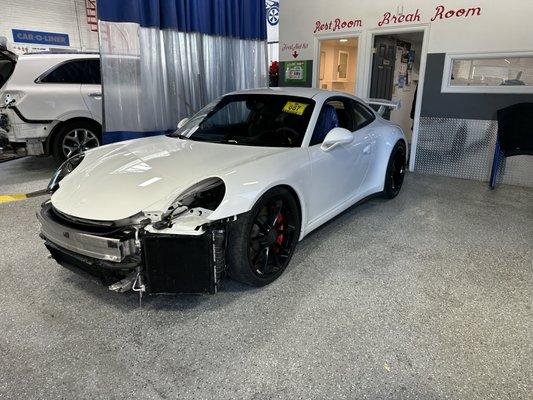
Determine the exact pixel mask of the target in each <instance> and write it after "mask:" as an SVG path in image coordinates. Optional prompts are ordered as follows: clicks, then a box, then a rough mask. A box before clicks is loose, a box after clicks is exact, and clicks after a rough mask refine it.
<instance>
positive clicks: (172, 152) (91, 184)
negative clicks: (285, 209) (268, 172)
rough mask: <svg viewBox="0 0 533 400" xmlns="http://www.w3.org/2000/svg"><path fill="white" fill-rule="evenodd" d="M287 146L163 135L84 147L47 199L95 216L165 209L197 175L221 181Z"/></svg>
mask: <svg viewBox="0 0 533 400" xmlns="http://www.w3.org/2000/svg"><path fill="white" fill-rule="evenodd" d="M288 150H290V149H284V148H266V147H253V146H236V145H229V144H216V143H206V142H197V141H192V140H182V139H178V138H172V137H166V136H157V137H151V138H146V139H140V140H132V141H127V142H121V143H116V144H112V145H109V146H103V147H101V148H97V149H94V150H91V151H89V152H88V153H87V154H86V156H85V159H84V160H83V162H82V163H81V164H80V165H79V166H78V167H77V168H76V169H75V170H74V171H73V172H72V173H70V174H69V175H67V176H66V177H65V178H64V179H63V180H62V181H61V182H60V184H59V189H58V190H57V191H56V192H55V193H54V194H53V195H52V204H53V205H54V207H55V208H57V209H58V210H59V211H61V212H62V213H65V214H67V215H71V216H74V217H78V218H83V219H90V220H100V221H114V220H119V219H124V218H128V217H131V216H133V215H135V214H137V213H139V212H141V211H165V210H166V209H167V207H168V206H169V205H170V203H171V202H172V201H174V200H175V198H176V197H177V196H178V195H179V194H180V193H182V192H183V191H184V190H186V189H187V188H189V187H190V186H192V185H193V184H195V183H197V182H199V181H200V180H203V179H205V178H210V177H219V178H221V179H222V180H225V179H224V177H225V175H230V174H232V172H233V171H234V169H236V168H238V167H242V166H243V165H246V164H249V163H251V162H255V161H258V160H260V159H263V158H265V157H268V156H271V155H274V154H279V153H283V152H286V151H288ZM239 169H240V168H239Z"/></svg>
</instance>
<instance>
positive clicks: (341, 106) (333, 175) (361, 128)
mask: <svg viewBox="0 0 533 400" xmlns="http://www.w3.org/2000/svg"><path fill="white" fill-rule="evenodd" d="M358 104H359V103H357V102H356V101H355V100H352V99H349V98H344V97H333V98H331V99H329V100H328V101H327V102H326V103H325V104H324V105H323V107H322V110H321V112H320V116H319V118H318V120H317V123H316V128H315V132H314V134H313V138H312V139H311V142H310V144H309V158H310V162H311V169H312V172H311V173H312V181H313V182H316V184H314V185H312V186H311V189H310V192H311V197H310V198H311V204H310V205H309V221H310V223H313V222H314V221H316V220H318V219H320V218H321V217H323V216H325V215H327V214H328V213H330V212H332V211H333V210H335V209H337V208H339V207H342V205H343V204H345V203H346V202H349V201H351V200H352V199H354V198H355V197H357V195H358V194H359V193H360V191H361V188H362V186H363V184H364V180H365V178H366V176H367V173H368V169H369V167H370V165H371V162H372V159H373V157H374V142H375V137H374V132H373V128H372V125H371V122H372V118H373V115H371V112H370V111H368V110H366V111H367V112H368V113H369V114H370V115H371V116H370V117H369V119H368V120H367V121H366V122H363V120H362V119H361V118H360V116H359V115H356V111H357V110H356V105H358ZM358 122H359V124H358ZM334 127H342V128H346V129H348V130H350V131H352V132H353V135H354V140H353V142H352V143H350V144H347V145H341V146H336V147H334V148H333V149H331V150H329V151H324V150H322V149H321V143H322V142H323V139H324V137H325V135H326V134H327V132H326V131H328V132H329V130H331V129H333V128H334Z"/></svg>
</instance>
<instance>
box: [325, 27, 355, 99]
mask: <svg viewBox="0 0 533 400" xmlns="http://www.w3.org/2000/svg"><path fill="white" fill-rule="evenodd" d="M358 41H359V39H358V38H357V37H344V38H335V39H325V40H320V41H319V54H320V64H319V66H318V74H317V82H316V87H317V88H320V89H325V90H335V91H339V92H345V93H350V94H355V91H356V81H357V80H356V76H357V52H358Z"/></svg>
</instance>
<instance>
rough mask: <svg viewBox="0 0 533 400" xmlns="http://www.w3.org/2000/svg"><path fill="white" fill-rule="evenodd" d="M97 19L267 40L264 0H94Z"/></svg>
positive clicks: (146, 26) (147, 26) (180, 30)
mask: <svg viewBox="0 0 533 400" xmlns="http://www.w3.org/2000/svg"><path fill="white" fill-rule="evenodd" d="M98 18H99V19H100V20H101V21H107V22H134V23H137V24H139V25H140V26H142V27H145V28H159V29H173V30H177V31H179V32H197V33H203V34H206V35H213V36H227V37H233V38H239V39H250V40H266V37H267V34H266V8H265V0H98Z"/></svg>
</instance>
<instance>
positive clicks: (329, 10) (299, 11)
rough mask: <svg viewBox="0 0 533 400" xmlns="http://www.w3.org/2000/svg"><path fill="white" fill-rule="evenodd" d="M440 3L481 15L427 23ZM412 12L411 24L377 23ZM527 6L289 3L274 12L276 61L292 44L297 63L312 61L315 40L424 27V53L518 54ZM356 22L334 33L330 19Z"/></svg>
mask: <svg viewBox="0 0 533 400" xmlns="http://www.w3.org/2000/svg"><path fill="white" fill-rule="evenodd" d="M441 4H443V5H444V6H445V9H446V11H448V10H451V9H455V10H457V9H460V8H466V9H470V8H476V7H480V8H481V15H469V16H468V17H465V16H463V17H459V18H457V17H452V18H448V19H440V18H437V19H436V20H435V21H431V19H432V18H433V17H434V16H435V14H436V8H437V7H438V6H439V5H441ZM402 10H403V13H404V14H409V13H416V11H417V10H418V13H417V15H418V16H419V17H417V18H416V20H415V21H412V22H402V23H396V24H395V23H392V22H391V23H389V24H382V25H381V26H379V25H378V24H379V23H380V22H381V21H382V20H383V16H384V14H385V13H387V12H390V13H392V14H397V13H398V12H400V11H402ZM531 15H533V2H532V1H524V0H448V1H442V0H437V1H435V0H405V1H394V2H393V1H390V0H337V1H335V7H332V6H331V2H330V1H323V0H291V1H287V2H282V3H281V12H280V47H281V50H282V51H281V52H280V59H281V60H284V61H288V60H292V59H293V56H292V53H293V51H292V49H293V47H294V46H291V45H294V44H307V47H303V48H302V47H299V50H298V53H299V55H298V58H299V59H304V60H306V59H312V58H313V56H314V45H313V38H314V36H315V35H317V36H320V35H327V34H338V33H341V32H354V31H366V30H374V29H386V28H392V27H406V26H413V25H420V24H430V25H431V29H430V32H429V42H428V52H429V53H446V52H451V51H453V52H459V53H464V52H470V51H494V52H497V51H524V50H527V49H532V48H533V43H532V41H531V37H533V24H531ZM337 18H339V19H340V20H341V22H342V21H359V22H360V26H355V27H352V28H349V27H345V28H340V29H336V30H334V29H335V20H336V19H337ZM318 21H320V22H321V23H328V25H329V22H330V21H331V22H332V24H331V29H324V30H320V31H317V32H315V30H316V27H317V22H318Z"/></svg>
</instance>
